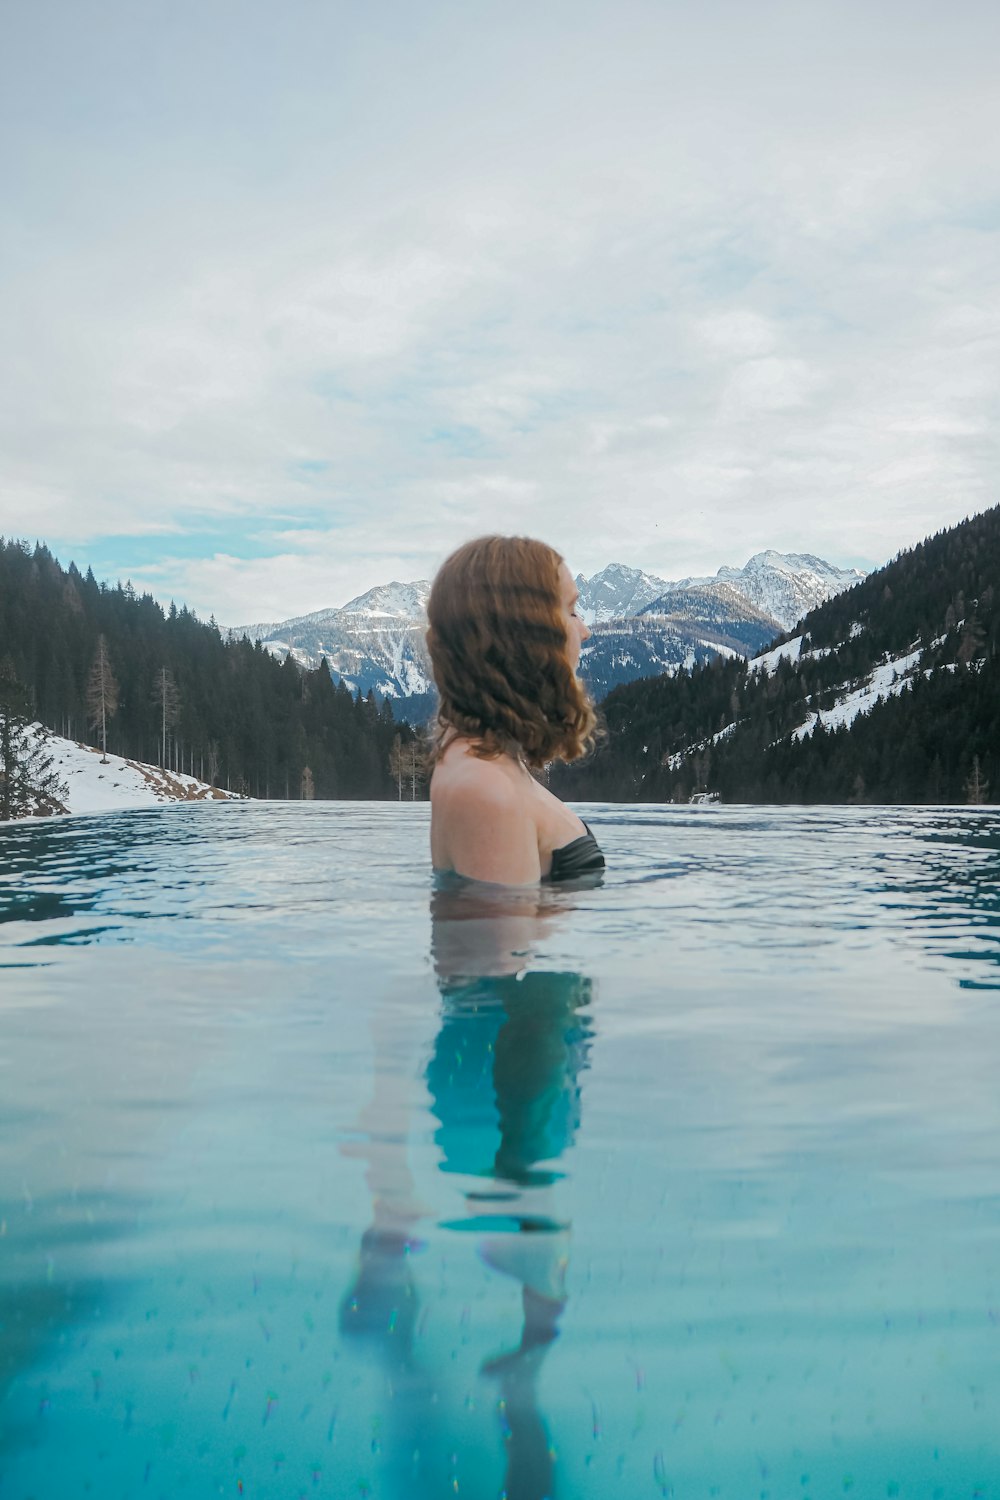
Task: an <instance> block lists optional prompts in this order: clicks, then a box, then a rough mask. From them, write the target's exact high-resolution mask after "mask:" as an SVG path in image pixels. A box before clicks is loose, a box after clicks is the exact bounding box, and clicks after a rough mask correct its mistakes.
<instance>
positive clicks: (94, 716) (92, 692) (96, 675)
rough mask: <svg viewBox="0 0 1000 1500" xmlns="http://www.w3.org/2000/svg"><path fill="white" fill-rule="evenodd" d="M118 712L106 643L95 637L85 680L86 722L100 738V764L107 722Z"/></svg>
mask: <svg viewBox="0 0 1000 1500" xmlns="http://www.w3.org/2000/svg"><path fill="white" fill-rule="evenodd" d="M117 712H118V682H117V680H116V678H115V674H114V672H113V671H112V670H111V663H110V661H109V660H108V643H107V641H106V640H105V639H104V636H103V635H99V636H98V637H97V651H96V652H95V653H94V660H93V663H92V665H91V668H90V676H89V678H88V679H87V715H88V718H87V722H88V723H89V724H90V726H91V728H93V729H96V730H98V731H99V733H100V736H101V764H102V765H107V760H108V720H109V719H112V718H114V716H115V714H116V713H117Z"/></svg>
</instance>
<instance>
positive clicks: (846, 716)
mask: <svg viewBox="0 0 1000 1500" xmlns="http://www.w3.org/2000/svg"><path fill="white" fill-rule="evenodd" d="M922 655H923V648H922V647H921V648H919V649H918V650H916V651H910V652H908V653H907V655H906V656H897V657H896V658H895V659H894V660H893V661H887V662H883V664H882V666H880V667H876V668H875V670H874V672H873V673H872V674H871V676H870V677H869V678H867V680H866V681H865V682H864V683H863V685H862V686H861V687H859V688H856V689H855V691H854V692H853V693H846V694H845V695H844V697H843V698H840V699H838V701H837V702H836V703H835V704H834V706H833V707H832V708H825V709H823V710H821V711H820V712H819V713H814V714H810V715H809V717H808V719H807V720H806V722H805V723H804V724H800V725H799V727H798V729H794V730H793V731H792V736H791V737H792V739H793V740H804V739H808V737H809V736H810V735H811V734H812V732H813V730H814V729H815V728H816V725H817V724H818V723H822V725H823V728H824V729H842V728H844V727H845V726H846V725H850V724H853V723H854V720H855V719H856V718H857V716H858V714H864V713H867V712H868V710H869V709H871V708H874V706H875V704H876V703H879V702H880V701H882V700H883V699H886V698H892V697H893V696H894V695H896V694H898V693H903V692H905V691H906V689H907V688H909V687H911V686H912V683H913V675H914V673H915V672H916V670H917V667H918V665H919V663H920V658H921V656H922Z"/></svg>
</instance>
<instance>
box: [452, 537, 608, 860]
mask: <svg viewBox="0 0 1000 1500" xmlns="http://www.w3.org/2000/svg"><path fill="white" fill-rule="evenodd" d="M576 602H577V588H576V584H575V583H574V581H573V575H572V573H571V572H570V570H569V568H568V567H567V566H566V564H565V562H564V561H563V560H562V558H561V557H560V556H559V554H558V552H555V551H553V549H552V548H551V547H547V546H546V545H545V543H544V542H536V541H532V540H530V539H529V538H527V537H502V536H487V537H480V538H479V539H478V540H477V541H474V542H467V543H466V545H465V546H464V547H460V548H459V549H458V551H457V552H454V553H453V554H452V555H451V557H449V558H448V560H447V561H446V562H445V563H444V565H443V566H442V568H441V570H440V572H439V573H438V575H437V577H436V578H435V580H434V585H433V587H432V589H431V596H430V599H429V601H428V605H427V617H428V622H429V628H428V631H427V645H428V649H429V651H430V655H431V661H432V663H433V667H434V680H435V682H436V683H437V688H438V693H439V695H440V704H439V708H438V730H437V738H436V742H435V746H434V751H433V756H432V762H433V767H434V769H433V775H432V778H431V857H432V860H433V863H434V869H435V871H437V872H439V873H441V874H445V873H451V874H454V875H460V876H465V877H466V878H467V879H470V880H482V881H490V882H493V883H495V884H501V885H533V884H537V883H538V881H540V880H564V879H567V878H569V877H571V876H577V875H581V874H586V873H590V872H591V871H593V870H598V869H602V868H603V866H604V857H603V855H602V854H601V851H600V849H599V848H598V847H597V842H596V840H595V839H594V836H593V834H592V833H591V832H590V830H589V829H588V828H587V826H586V824H585V823H583V822H582V821H581V820H580V818H578V817H577V815H576V814H575V813H574V812H572V811H571V810H570V809H569V808H568V807H567V806H566V805H565V803H563V802H560V801H559V799H558V798H557V797H553V795H552V793H551V792H549V791H547V790H546V788H545V787H543V786H542V785H541V784H540V783H539V782H538V781H537V780H536V779H535V777H534V776H533V775H532V774H531V773H532V771H538V770H540V769H541V768H542V767H543V766H544V765H545V764H546V763H547V762H548V761H550V760H553V759H554V758H556V757H559V758H560V759H562V760H566V761H572V760H576V759H578V758H579V757H580V756H581V755H583V754H585V752H586V751H587V749H588V748H589V747H590V744H591V743H592V740H593V733H594V723H595V720H594V711H593V708H592V707H591V705H590V702H589V700H588V698H587V695H586V693H585V691H584V689H583V687H582V685H581V684H580V682H579V680H578V679H577V676H576V668H577V664H578V662H579V660H580V647H581V646H582V644H583V642H584V641H585V640H586V639H587V637H588V636H589V634H590V631H589V630H588V629H587V626H586V625H585V624H584V622H583V620H582V619H581V618H580V616H579V615H578V614H577V613H576Z"/></svg>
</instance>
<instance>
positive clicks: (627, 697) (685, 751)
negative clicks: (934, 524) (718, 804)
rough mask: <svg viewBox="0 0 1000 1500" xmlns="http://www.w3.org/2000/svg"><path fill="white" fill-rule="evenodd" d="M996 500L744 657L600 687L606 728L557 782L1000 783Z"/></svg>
mask: <svg viewBox="0 0 1000 1500" xmlns="http://www.w3.org/2000/svg"><path fill="white" fill-rule="evenodd" d="M998 576H1000V507H998V508H994V509H992V510H990V511H987V512H985V513H984V514H982V515H979V516H975V517H973V518H972V519H970V520H968V521H965V522H963V523H962V524H961V525H960V526H957V527H955V528H953V529H951V530H949V531H945V532H941V533H938V535H936V536H934V537H931V538H928V539H927V540H926V541H924V542H922V543H921V544H920V545H919V546H917V547H914V548H913V549H912V550H911V551H909V552H906V553H903V554H902V555H901V556H900V557H898V558H897V559H895V561H893V562H892V563H890V564H888V565H887V566H886V567H885V568H882V569H880V570H879V571H878V572H876V573H873V574H870V575H869V576H868V577H867V578H866V579H864V581H862V582H860V583H858V584H856V585H855V586H854V587H853V588H851V589H849V590H847V591H846V592H845V593H841V594H838V595H837V596H836V597H835V598H833V599H830V600H829V601H827V602H826V603H825V604H822V605H820V606H819V607H818V608H817V609H815V610H813V611H812V612H811V613H810V614H808V615H807V616H806V617H805V619H804V620H803V621H802V623H801V625H800V627H799V628H798V630H797V632H796V634H795V635H794V636H793V635H790V634H786V636H784V637H783V638H781V640H780V641H779V643H778V644H777V646H776V647H774V648H773V649H771V650H769V651H768V652H767V653H765V655H764V656H762V657H758V658H757V659H756V660H755V661H752V662H750V663H746V662H743V661H740V660H736V659H732V660H725V659H721V658H720V659H717V660H715V661H713V662H711V663H710V664H707V665H705V666H702V667H695V668H693V669H692V670H689V671H683V672H680V673H678V674H676V675H675V676H673V677H659V678H656V679H654V680H651V681H646V682H636V683H632V684H630V685H628V686H626V687H622V688H619V689H617V690H616V691H615V692H613V693H611V694H610V695H609V696H608V698H607V699H606V700H605V702H604V705H603V712H604V716H605V720H606V724H607V730H608V737H607V740H606V741H605V743H604V744H603V745H602V746H601V747H600V748H599V749H598V751H597V752H596V753H595V754H594V755H593V756H592V757H591V758H590V759H589V760H588V761H587V762H586V763H585V764H584V765H582V766H579V767H574V768H569V769H562V770H559V771H557V772H554V773H553V777H552V784H553V786H554V788H556V789H557V790H558V791H559V792H560V794H561V795H563V796H567V797H573V798H608V799H610V800H629V801H631V800H638V801H686V800H688V798H690V797H691V796H692V795H693V794H695V793H697V792H706V793H710V794H715V795H718V796H719V797H720V798H721V799H722V800H724V801H727V802H741V801H745V802H873V803H875V802H966V801H968V800H970V799H972V800H986V799H987V798H988V797H989V796H990V789H991V788H992V789H993V793H994V795H996V794H1000V657H998V654H997V639H998V636H1000V608H998V601H997V597H996V592H995V580H996V579H997V577H998Z"/></svg>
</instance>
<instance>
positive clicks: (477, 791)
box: [431, 743, 523, 812]
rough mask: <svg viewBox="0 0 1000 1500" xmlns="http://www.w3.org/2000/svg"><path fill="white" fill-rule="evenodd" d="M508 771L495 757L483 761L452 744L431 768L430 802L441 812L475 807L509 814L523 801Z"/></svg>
mask: <svg viewBox="0 0 1000 1500" xmlns="http://www.w3.org/2000/svg"><path fill="white" fill-rule="evenodd" d="M511 769H513V768H512V767H511V768H508V766H507V765H506V764H504V762H503V761H502V760H501V759H500V758H499V757H497V758H495V759H492V760H486V759H484V758H483V757H482V756H479V755H473V754H472V752H471V751H469V750H468V749H467V748H466V747H465V746H463V745H462V744H460V743H456V744H453V745H451V746H449V748H448V750H446V751H445V753H444V755H443V756H442V758H441V759H440V760H439V761H438V763H437V765H436V766H435V767H434V774H433V776H432V778H431V801H432V803H434V805H435V806H436V807H438V808H439V809H440V810H442V811H444V810H445V809H446V808H448V809H451V808H454V809H455V810H456V811H458V810H465V809H466V808H469V807H472V806H475V805H477V804H481V805H483V806H484V807H489V808H495V809H496V810H497V811H498V812H505V811H509V810H510V809H512V808H515V807H517V806H518V805H519V804H520V803H521V801H522V800H523V794H522V792H521V789H520V787H519V785H518V782H517V779H516V778H515V776H512V775H511Z"/></svg>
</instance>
